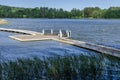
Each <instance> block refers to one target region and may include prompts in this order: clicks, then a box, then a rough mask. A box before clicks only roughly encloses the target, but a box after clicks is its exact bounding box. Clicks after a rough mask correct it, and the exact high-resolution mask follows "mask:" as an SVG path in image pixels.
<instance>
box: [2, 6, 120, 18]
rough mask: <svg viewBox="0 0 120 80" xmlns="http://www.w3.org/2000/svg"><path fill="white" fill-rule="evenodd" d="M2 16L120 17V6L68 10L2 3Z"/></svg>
mask: <svg viewBox="0 0 120 80" xmlns="http://www.w3.org/2000/svg"><path fill="white" fill-rule="evenodd" d="M0 18H106V19H109V18H120V7H110V8H108V9H100V8H99V7H86V8H84V9H83V10H80V9H76V8H73V9H72V10H71V11H66V10H63V9H62V8H60V9H56V8H48V7H36V8H20V7H10V6H3V5H0Z"/></svg>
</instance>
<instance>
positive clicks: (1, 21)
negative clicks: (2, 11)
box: [0, 19, 8, 25]
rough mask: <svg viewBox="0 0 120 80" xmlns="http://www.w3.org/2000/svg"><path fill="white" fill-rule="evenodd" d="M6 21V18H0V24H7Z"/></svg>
mask: <svg viewBox="0 0 120 80" xmlns="http://www.w3.org/2000/svg"><path fill="white" fill-rule="evenodd" d="M7 23H8V21H7V20H5V19H0V25H2V24H7Z"/></svg>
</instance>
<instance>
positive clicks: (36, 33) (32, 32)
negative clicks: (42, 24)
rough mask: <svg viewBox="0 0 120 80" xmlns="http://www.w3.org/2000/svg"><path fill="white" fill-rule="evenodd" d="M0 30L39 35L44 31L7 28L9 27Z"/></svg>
mask: <svg viewBox="0 0 120 80" xmlns="http://www.w3.org/2000/svg"><path fill="white" fill-rule="evenodd" d="M0 31H4V32H12V33H20V34H28V35H38V34H42V33H40V32H35V31H29V30H20V29H7V28H0Z"/></svg>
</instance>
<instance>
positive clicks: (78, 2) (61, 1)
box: [0, 0, 120, 10]
mask: <svg viewBox="0 0 120 80" xmlns="http://www.w3.org/2000/svg"><path fill="white" fill-rule="evenodd" d="M0 5H8V6H17V7H27V8H29V7H30V8H31V7H32V8H33V7H41V6H42V7H50V8H63V9H65V10H71V9H72V8H79V9H83V8H85V7H96V6H98V7H100V8H109V7H110V6H120V0H0Z"/></svg>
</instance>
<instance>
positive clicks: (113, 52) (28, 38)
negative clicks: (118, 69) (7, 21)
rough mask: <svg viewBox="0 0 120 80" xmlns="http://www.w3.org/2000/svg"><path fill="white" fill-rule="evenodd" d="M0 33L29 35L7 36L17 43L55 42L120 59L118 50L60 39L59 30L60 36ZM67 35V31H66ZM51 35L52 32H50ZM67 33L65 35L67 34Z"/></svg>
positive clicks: (14, 30)
mask: <svg viewBox="0 0 120 80" xmlns="http://www.w3.org/2000/svg"><path fill="white" fill-rule="evenodd" d="M0 31H6V32H15V33H22V34H29V35H16V36H9V37H10V38H12V39H15V40H18V41H36V40H55V41H58V42H62V43H66V44H70V45H73V46H77V47H81V48H85V49H89V50H93V51H97V52H100V53H103V54H109V55H112V56H116V57H119V58H120V50H119V49H116V48H112V47H107V46H102V45H97V44H93V43H87V42H83V41H78V40H73V39H70V38H69V37H70V35H68V36H67V37H62V31H61V30H60V34H58V35H59V36H58V35H52V34H51V35H44V30H43V32H42V33H40V32H35V31H28V30H18V29H5V28H0ZM67 32H68V33H69V31H67ZM52 33H53V31H52ZM68 33H67V34H68Z"/></svg>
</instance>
